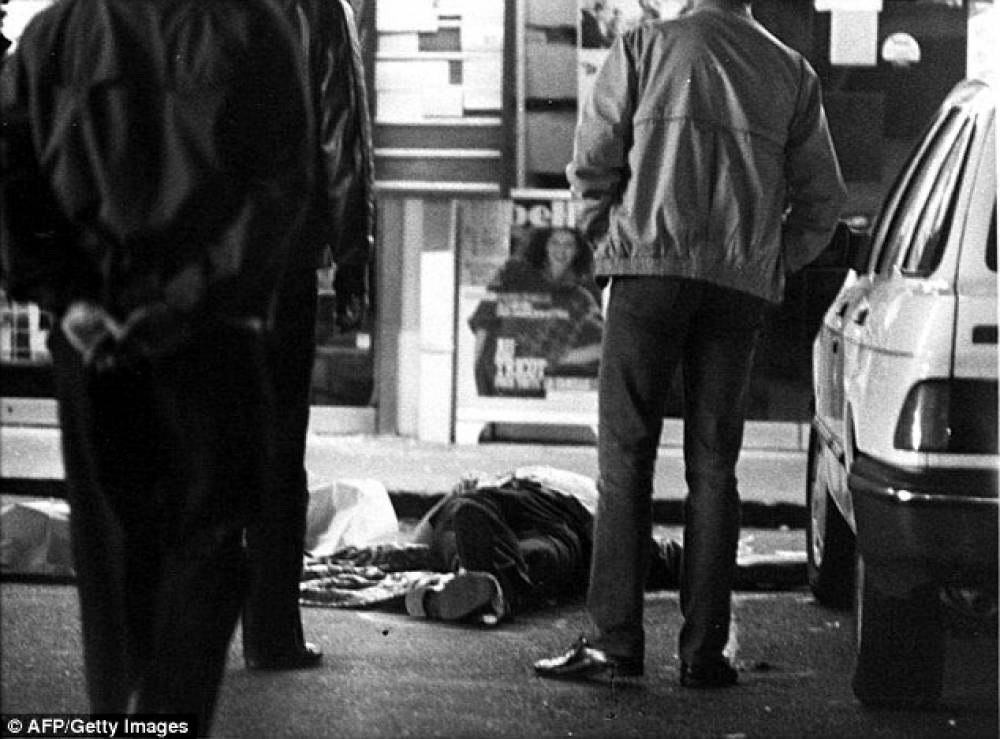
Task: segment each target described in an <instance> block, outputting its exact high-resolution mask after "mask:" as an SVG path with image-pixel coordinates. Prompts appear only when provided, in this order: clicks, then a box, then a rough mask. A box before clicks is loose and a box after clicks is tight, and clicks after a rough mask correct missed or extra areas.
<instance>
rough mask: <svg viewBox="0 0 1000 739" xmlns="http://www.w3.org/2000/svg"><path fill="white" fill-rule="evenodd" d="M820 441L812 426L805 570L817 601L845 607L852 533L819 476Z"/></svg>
mask: <svg viewBox="0 0 1000 739" xmlns="http://www.w3.org/2000/svg"><path fill="white" fill-rule="evenodd" d="M821 444H822V441H821V440H820V438H819V434H818V433H817V432H816V429H812V430H811V431H810V433H809V456H808V462H807V465H806V470H807V472H806V512H807V520H806V573H807V575H808V579H809V589H810V590H812V594H813V596H814V597H815V598H816V600H817V601H819V603H821V604H822V605H824V606H828V607H830V608H839V609H845V608H850V606H851V601H852V599H853V597H854V533H853V532H852V531H851V528H850V526H848V525H847V521H845V520H844V517H843V515H841V513H840V509H838V508H837V506H836V504H835V503H834V502H833V498H832V497H831V496H830V492H829V490H828V489H827V484H826V482H825V481H824V480H822V479H821V477H820V475H819V472H818V470H819V460H820V455H821V454H822V448H821V447H820V445H821Z"/></svg>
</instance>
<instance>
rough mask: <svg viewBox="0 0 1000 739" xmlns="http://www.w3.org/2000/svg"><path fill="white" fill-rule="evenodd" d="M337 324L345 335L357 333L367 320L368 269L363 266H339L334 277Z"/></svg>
mask: <svg viewBox="0 0 1000 739" xmlns="http://www.w3.org/2000/svg"><path fill="white" fill-rule="evenodd" d="M333 292H334V295H335V299H336V323H337V328H339V329H340V330H341V331H343V332H344V333H347V332H349V331H357V330H358V328H360V327H361V324H362V323H364V320H365V312H366V309H367V303H368V278H367V268H366V266H365V265H363V264H344V265H337V272H336V274H335V275H334V277H333Z"/></svg>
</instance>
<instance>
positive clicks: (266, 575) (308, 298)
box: [243, 269, 316, 659]
mask: <svg viewBox="0 0 1000 739" xmlns="http://www.w3.org/2000/svg"><path fill="white" fill-rule="evenodd" d="M315 326H316V270H315V269H294V270H291V271H289V272H287V273H286V274H285V276H284V277H283V278H282V280H281V284H280V286H279V289H278V296H277V304H276V310H275V314H274V326H273V331H272V333H271V336H270V340H269V341H268V345H267V371H268V375H269V378H270V381H271V385H272V387H273V390H274V401H275V414H274V424H273V428H272V432H273V438H274V445H275V446H274V479H275V486H274V488H273V490H272V493H271V494H270V495H268V496H267V497H266V498H265V499H264V500H263V501H262V503H261V508H260V515H259V516H257V517H256V518H255V519H254V521H253V522H252V523H251V525H250V526H249V527H248V528H247V532H246V542H247V548H248V552H249V555H250V572H251V577H250V590H249V593H248V595H247V600H246V605H245V607H244V611H243V651H244V654H245V655H247V656H250V657H252V658H260V657H263V658H265V659H266V657H267V656H268V655H281V654H287V653H294V652H295V651H297V650H299V649H301V648H302V645H303V643H304V638H303V634H302V619H301V616H300V614H299V580H300V578H301V576H302V545H303V540H304V539H305V533H306V512H307V509H308V506H309V490H308V483H307V477H306V469H305V452H306V433H307V431H308V427H309V401H310V389H311V385H312V368H313V361H314V358H315V354H316V339H315V330H316V329H315Z"/></svg>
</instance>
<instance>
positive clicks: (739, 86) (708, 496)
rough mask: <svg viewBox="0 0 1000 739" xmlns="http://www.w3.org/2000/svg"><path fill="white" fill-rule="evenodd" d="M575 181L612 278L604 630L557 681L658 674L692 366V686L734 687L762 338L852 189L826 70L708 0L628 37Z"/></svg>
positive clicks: (688, 441) (719, 0)
mask: <svg viewBox="0 0 1000 739" xmlns="http://www.w3.org/2000/svg"><path fill="white" fill-rule="evenodd" d="M567 173H568V176H569V179H570V183H571V185H572V188H573V190H574V193H575V194H576V195H577V196H578V197H580V198H582V199H583V201H584V207H583V214H582V225H583V228H584V230H585V233H586V235H587V237H588V238H589V239H590V240H591V243H592V244H593V246H594V248H595V272H596V275H597V277H598V280H599V281H601V280H603V281H605V282H610V301H609V305H608V311H607V316H606V319H605V320H606V323H605V330H604V345H603V352H602V357H601V379H600V403H599V441H598V464H599V472H600V476H599V489H600V500H599V504H598V509H597V519H596V529H595V539H594V549H593V563H592V565H591V576H590V583H589V589H588V598H587V608H588V612H589V614H590V617H591V620H592V623H593V627H594V628H593V632H592V634H591V635H590V636H589V637H584V638H582V639H580V640H578V642H577V643H576V644H574V645H573V646H572V648H571V649H569V651H567V652H565V653H564V654H560V655H558V656H557V657H554V658H552V659H543V660H540V661H538V662H536V663H535V670H536V672H537V673H538V674H540V675H542V676H546V677H562V678H578V677H584V676H591V675H595V674H600V673H605V672H614V673H615V674H618V675H623V676H638V675H641V674H642V673H643V656H644V651H645V636H644V631H643V582H644V578H645V572H646V569H647V568H648V566H649V548H648V546H646V543H647V542H648V540H649V536H650V530H651V526H652V521H651V505H650V500H651V497H652V490H653V486H652V480H653V471H654V465H655V461H656V451H657V445H658V441H659V438H660V431H661V427H662V415H663V407H664V400H665V395H666V393H667V392H668V389H669V387H670V379H671V377H672V375H673V373H674V371H675V369H676V368H677V366H678V365H680V366H681V367H682V368H683V373H684V459H685V468H686V480H687V485H688V496H687V500H686V503H685V522H686V523H685V532H684V561H683V564H682V572H681V586H680V599H681V612H682V615H683V619H684V623H683V626H682V628H681V632H680V648H679V654H680V658H681V665H680V680H681V684H682V685H684V686H686V687H724V686H728V685H733V684H735V683H736V682H737V672H736V669H735V668H734V666H733V665H732V663H731V662H730V660H729V659H727V657H726V656H724V650H725V647H726V644H727V640H728V633H729V624H730V599H731V591H732V582H733V576H734V570H735V559H736V548H737V540H738V535H739V526H740V523H739V521H740V504H739V493H738V491H737V483H736V475H735V470H736V462H737V458H738V456H739V452H740V447H741V444H742V436H743V425H744V416H745V410H746V400H747V388H748V385H749V377H750V369H751V365H752V362H753V355H754V350H755V347H756V345H757V340H758V336H759V334H760V329H761V326H762V324H763V321H764V313H765V308H766V307H767V305H768V304H769V303H779V302H780V301H781V300H782V296H783V291H784V286H785V280H786V276H787V275H788V274H789V273H791V272H794V271H796V270H799V269H801V268H802V267H804V266H805V265H806V264H808V263H809V262H810V261H811V260H812V259H814V258H815V257H816V256H817V255H818V254H819V253H820V252H821V251H822V250H823V249H824V247H825V246H826V245H827V243H828V241H829V239H830V237H831V235H832V233H833V230H834V228H835V226H836V224H837V220H838V217H839V213H840V208H841V206H842V204H843V202H844V199H845V197H846V193H845V188H844V184H843V180H842V178H841V174H840V170H839V167H838V164H837V159H836V155H835V152H834V150H833V145H832V143H831V139H830V134H829V131H828V129H827V123H826V118H825V114H824V111H823V107H822V102H821V98H820V87H819V82H818V79H817V77H816V74H815V72H814V71H813V70H812V68H811V67H810V66H809V64H808V62H807V61H806V60H805V59H804V58H803V57H802V56H801V55H799V54H798V53H796V52H795V51H793V50H791V49H789V48H788V47H786V46H785V45H784V44H782V43H781V42H779V41H778V40H777V39H775V38H774V37H773V36H772V35H771V34H769V33H768V32H767V31H766V30H765V29H764V28H763V27H761V26H760V25H759V24H758V23H757V22H756V21H755V20H754V18H753V16H752V14H751V12H750V3H749V2H740V1H738V0H696V2H695V3H694V7H693V9H692V12H691V13H689V14H686V15H684V16H681V17H680V18H677V19H675V20H669V21H663V22H659V23H652V24H645V25H641V26H639V27H637V28H635V29H634V30H632V31H630V32H628V33H626V34H625V35H624V36H623V37H622V38H620V39H619V40H618V41H617V42H616V43H615V44H614V46H613V47H612V49H611V51H610V54H609V56H608V59H607V61H606V63H605V64H604V66H603V68H602V69H601V71H600V73H599V74H598V76H597V79H596V81H595V84H594V88H593V91H592V93H591V96H590V97H589V99H587V100H586V101H584V105H583V110H582V115H581V118H580V122H579V126H578V128H577V132H576V140H575V149H574V155H573V161H572V162H571V163H570V165H569V167H568V169H567Z"/></svg>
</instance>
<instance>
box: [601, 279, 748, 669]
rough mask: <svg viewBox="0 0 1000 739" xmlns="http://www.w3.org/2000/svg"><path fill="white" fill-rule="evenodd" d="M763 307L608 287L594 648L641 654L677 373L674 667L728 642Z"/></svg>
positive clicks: (663, 282) (705, 293)
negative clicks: (662, 458)
mask: <svg viewBox="0 0 1000 739" xmlns="http://www.w3.org/2000/svg"><path fill="white" fill-rule="evenodd" d="M765 307H766V303H765V302H764V301H763V300H762V299H760V298H757V297H754V296H751V295H749V294H746V293H742V292H737V291H736V290H729V289H726V288H722V287H718V286H715V285H712V284H709V283H706V282H699V281H695V280H685V279H680V278H659V277H634V278H617V277H616V278H614V280H613V281H612V283H611V300H610V303H609V306H608V313H607V318H606V322H605V329H604V343H603V351H602V355H601V379H600V398H599V429H598V468H599V470H600V478H599V480H598V489H599V492H600V498H599V501H598V507H597V517H596V522H595V531H594V555H593V563H592V568H591V577H590V586H589V591H588V599H587V608H588V611H589V613H590V616H591V619H592V621H593V623H594V625H595V627H596V629H597V636H596V637H595V638H594V642H595V644H596V645H597V646H599V647H600V648H602V649H605V650H607V651H608V652H610V653H612V654H614V655H616V656H621V657H630V658H635V657H638V658H641V657H642V655H643V653H644V651H645V629H644V625H643V591H644V586H645V583H646V581H647V575H648V572H649V567H650V558H649V551H650V550H649V547H648V545H647V541H648V540H649V537H650V531H651V528H652V506H651V500H652V495H653V472H654V467H655V463H656V453H657V448H658V444H659V439H660V431H661V429H662V426H663V410H662V409H663V406H664V402H665V395H666V393H667V391H668V388H669V387H670V379H671V377H672V376H673V374H674V370H675V368H676V367H677V366H678V365H681V366H682V367H683V370H684V467H685V480H686V482H687V488H688V492H687V497H686V499H685V504H684V522H685V524H684V556H683V562H682V566H681V578H680V600H681V613H682V614H683V617H684V624H683V626H682V627H681V632H680V638H679V642H680V643H679V650H678V651H679V653H680V656H681V659H682V660H683V661H685V662H687V663H688V664H711V663H713V662H717V661H718V660H720V659H721V658H722V654H723V650H724V648H725V646H726V643H727V640H728V637H729V625H730V618H731V616H730V600H731V594H732V586H733V579H734V576H735V570H736V548H737V544H738V541H739V529H740V498H739V492H738V489H737V481H736V463H737V460H738V458H739V453H740V447H741V446H742V442H743V426H744V416H745V411H746V403H747V390H748V387H749V384H750V370H751V367H752V365H753V356H754V351H755V349H756V346H757V339H758V336H759V334H760V330H761V326H762V324H763V322H764V311H765Z"/></svg>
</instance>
